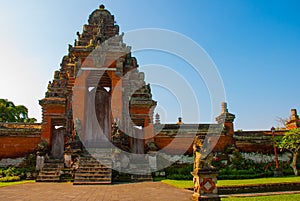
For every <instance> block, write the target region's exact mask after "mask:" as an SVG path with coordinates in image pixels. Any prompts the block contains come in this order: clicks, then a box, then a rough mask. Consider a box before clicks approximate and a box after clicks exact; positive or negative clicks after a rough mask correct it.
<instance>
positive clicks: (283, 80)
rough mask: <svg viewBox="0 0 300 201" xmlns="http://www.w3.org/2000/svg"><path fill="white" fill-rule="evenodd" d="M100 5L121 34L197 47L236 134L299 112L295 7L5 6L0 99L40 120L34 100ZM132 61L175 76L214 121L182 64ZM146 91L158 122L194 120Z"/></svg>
mask: <svg viewBox="0 0 300 201" xmlns="http://www.w3.org/2000/svg"><path fill="white" fill-rule="evenodd" d="M102 3H103V4H104V5H105V6H106V8H107V9H108V10H109V11H110V12H111V13H112V14H113V15H115V20H116V22H117V24H118V25H119V26H120V30H121V32H122V31H123V32H128V31H130V30H134V29H142V28H162V29H169V30H172V31H175V32H178V33H181V34H184V35H186V36H187V37H189V38H191V39H192V40H194V41H195V42H196V43H198V44H199V45H200V46H202V47H203V49H204V50H205V51H206V52H207V53H208V54H209V55H210V57H211V59H212V60H213V61H214V63H215V64H216V67H217V69H218V71H219V73H220V76H221V78H222V80H223V83H224V87H225V92H226V101H227V102H228V106H229V110H230V112H232V113H234V114H236V120H235V128H236V129H243V130H250V129H255V130H257V129H269V128H271V127H272V126H277V125H278V123H277V122H276V120H275V119H276V117H277V116H279V117H283V118H288V117H289V115H290V109H291V108H296V109H299V110H300V95H299V93H298V89H299V88H298V78H299V75H300V55H299V54H300V14H299V10H300V2H299V1H297V0H295V1H292V0H287V1H283V0H282V1H278V0H227V1H222V0H215V1H210V0H205V1H203V0H199V1H198V0H193V1H179V0H164V1H159V0H152V1H147V0H128V1H123V0H109V1H92V0H90V1H74V0H65V1H58V0H53V1H48V0H47V1H38V0H31V1H21V0H15V1H5V2H2V3H1V7H0V15H1V18H0V27H1V33H0V44H1V48H0V59H1V64H0V70H1V74H0V86H1V87H0V97H1V98H7V99H9V100H11V101H13V102H15V103H16V104H24V105H26V106H27V107H28V108H29V114H30V116H34V117H36V118H37V119H39V120H40V119H41V108H40V106H39V105H38V100H39V99H42V98H43V97H44V93H45V92H46V88H47V84H48V81H49V80H51V79H52V77H53V72H54V70H57V69H59V64H60V62H61V59H62V57H63V55H65V54H67V48H68V44H73V42H74V39H75V38H76V32H77V31H80V32H81V31H82V25H84V24H86V23H87V19H88V16H89V14H90V13H91V12H92V11H93V10H95V9H96V8H98V6H99V5H100V4H102ZM128 45H130V44H128ZM134 56H136V57H137V59H138V62H139V64H140V66H144V65H147V64H153V63H155V64H160V65H166V66H168V67H170V68H172V69H175V70H178V72H179V73H181V74H182V76H183V77H184V78H185V79H187V80H189V83H190V84H191V85H192V87H193V89H194V92H195V93H196V94H197V95H196V96H197V98H198V99H199V105H200V106H199V108H200V111H201V117H200V121H201V122H212V121H214V116H216V115H217V113H211V112H210V107H211V105H210V103H209V98H208V94H209V92H208V90H207V88H206V87H205V83H204V82H203V81H202V80H201V79H199V78H197V77H193V75H192V74H193V73H192V72H191V73H189V70H182V69H186V68H188V67H187V66H188V65H187V64H185V63H184V62H183V61H180V59H178V58H175V57H172V56H170V55H166V54H163V53H162V54H160V53H158V52H141V53H139V52H137V53H134ZM190 76H191V77H190ZM146 79H148V78H147V75H146ZM149 80H151V79H150V78H149ZM174 85H176V83H174ZM152 92H153V95H154V98H155V99H156V100H157V101H158V103H159V104H160V106H159V107H160V108H163V109H162V110H165V112H166V113H167V115H165V116H166V117H165V119H164V120H165V121H167V122H176V120H177V117H178V116H182V115H183V114H184V115H183V121H185V120H186V121H189V122H193V121H195V120H193V119H190V118H189V116H193V115H189V113H183V111H182V110H184V108H185V107H183V108H181V109H180V108H179V106H180V104H178V103H176V101H175V99H172V98H171V99H168V98H166V97H168V96H167V95H166V94H168V93H167V92H166V91H164V90H163V89H162V88H157V89H156V90H155V86H154V87H153V90H152ZM171 96H172V95H171ZM173 96H174V95H173Z"/></svg>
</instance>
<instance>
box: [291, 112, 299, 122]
mask: <svg viewBox="0 0 300 201" xmlns="http://www.w3.org/2000/svg"><path fill="white" fill-rule="evenodd" d="M297 119H299V116H298V114H297V110H296V109H291V120H297Z"/></svg>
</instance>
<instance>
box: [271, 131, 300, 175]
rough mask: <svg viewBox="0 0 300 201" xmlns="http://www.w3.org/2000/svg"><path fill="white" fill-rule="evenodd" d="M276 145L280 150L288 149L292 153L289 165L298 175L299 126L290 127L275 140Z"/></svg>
mask: <svg viewBox="0 0 300 201" xmlns="http://www.w3.org/2000/svg"><path fill="white" fill-rule="evenodd" d="M276 146H277V147H278V148H279V149H280V150H281V151H282V150H284V149H285V150H288V151H290V152H291V153H292V154H293V160H292V162H291V164H290V166H291V167H292V168H293V170H294V173H295V175H296V176H298V169H297V166H296V164H297V157H298V155H299V150H300V128H296V129H292V130H290V131H288V132H286V133H285V134H284V135H283V136H282V137H281V138H280V139H277V140H276Z"/></svg>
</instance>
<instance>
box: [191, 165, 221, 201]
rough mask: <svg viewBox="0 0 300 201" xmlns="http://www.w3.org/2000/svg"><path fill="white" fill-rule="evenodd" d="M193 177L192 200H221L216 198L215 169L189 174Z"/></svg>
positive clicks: (200, 170)
mask: <svg viewBox="0 0 300 201" xmlns="http://www.w3.org/2000/svg"><path fill="white" fill-rule="evenodd" d="M191 174H192V175H193V176H194V193H193V195H192V200H194V201H196V200H197V201H198V200H209V201H215V200H216V201H217V200H221V199H220V197H219V196H218V189H217V175H218V171H217V170H215V169H198V171H197V173H195V172H192V173H191Z"/></svg>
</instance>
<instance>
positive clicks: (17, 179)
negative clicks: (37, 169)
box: [0, 176, 21, 182]
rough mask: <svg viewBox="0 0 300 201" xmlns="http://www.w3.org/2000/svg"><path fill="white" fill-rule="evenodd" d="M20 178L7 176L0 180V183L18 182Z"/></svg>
mask: <svg viewBox="0 0 300 201" xmlns="http://www.w3.org/2000/svg"><path fill="white" fill-rule="evenodd" d="M20 180H21V178H20V177H19V176H10V177H9V176H7V177H2V178H0V182H12V181H20Z"/></svg>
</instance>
